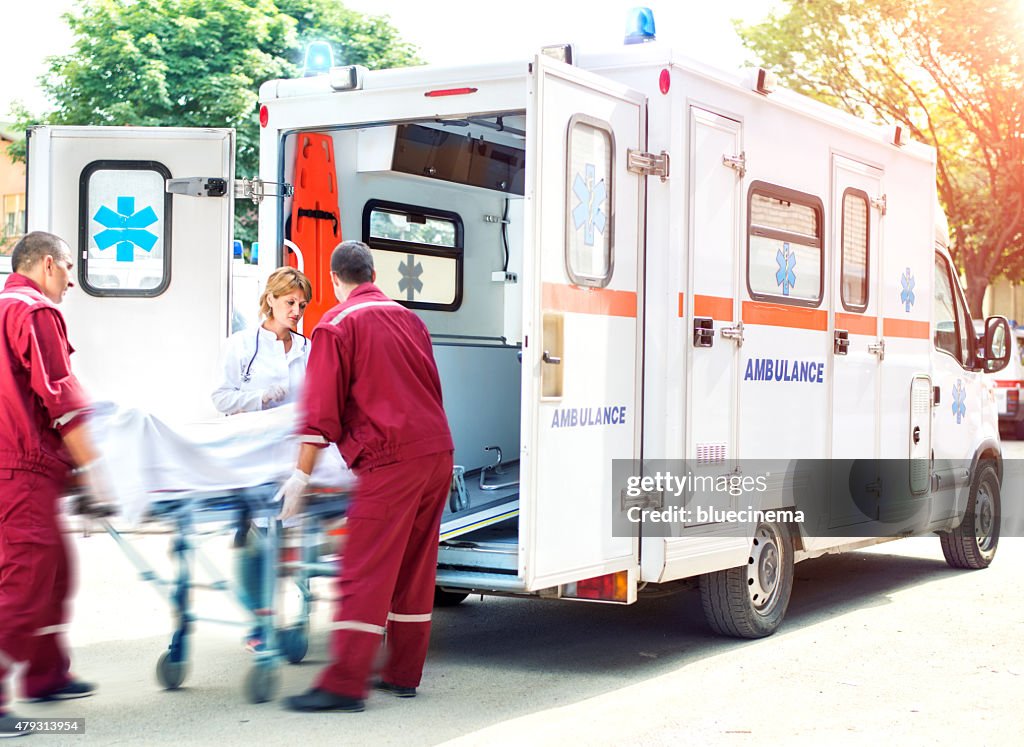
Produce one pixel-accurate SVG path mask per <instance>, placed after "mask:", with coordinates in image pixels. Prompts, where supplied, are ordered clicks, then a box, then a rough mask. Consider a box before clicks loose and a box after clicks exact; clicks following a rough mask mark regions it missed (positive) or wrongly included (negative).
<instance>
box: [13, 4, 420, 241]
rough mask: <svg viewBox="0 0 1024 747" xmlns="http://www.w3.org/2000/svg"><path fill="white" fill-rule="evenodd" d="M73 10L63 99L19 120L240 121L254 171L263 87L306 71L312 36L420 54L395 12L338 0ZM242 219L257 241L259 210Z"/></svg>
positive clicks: (56, 96) (244, 159)
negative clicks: (369, 10)
mask: <svg viewBox="0 0 1024 747" xmlns="http://www.w3.org/2000/svg"><path fill="white" fill-rule="evenodd" d="M65 19H66V21H67V23H68V25H69V26H70V28H71V31H72V33H73V35H74V43H73V46H72V48H71V50H70V52H69V53H68V54H66V55H61V56H57V57H52V58H50V59H49V61H48V62H49V71H48V73H47V74H46V75H45V76H44V77H43V79H42V81H41V85H42V88H43V91H44V92H45V93H46V94H47V97H48V98H49V99H50V100H51V101H53V102H54V104H55V108H54V109H53V111H51V112H47V113H45V114H42V115H40V116H35V115H33V114H32V113H30V112H27V111H25V110H24V109H22V110H20V111H19V112H17V114H18V118H19V124H21V125H23V126H28V125H31V124H44V123H45V124H58V125H62V124H75V125H136V126H175V127H233V128H235V130H236V132H237V151H236V171H237V172H238V174H239V175H247V176H248V175H254V174H256V173H257V171H258V165H259V155H258V146H259V113H258V106H257V95H258V91H259V87H260V85H261V84H262V83H264V82H265V81H267V80H271V79H274V78H288V77H294V76H296V75H298V74H299V73H300V67H301V65H302V61H303V60H302V57H303V50H304V48H305V46H306V44H307V43H308V42H309V41H310V40H314V39H315V40H322V41H327V42H330V43H331V45H332V47H333V49H334V52H335V62H336V64H360V65H365V66H366V67H369V68H381V67H395V66H401V65H414V64H419V63H420V60H419V58H418V57H417V54H416V49H415V47H413V46H412V45H410V44H407V43H405V42H403V41H402V40H401V39H400V37H399V35H398V33H397V31H396V30H395V29H394V28H393V27H392V26H391V24H390V22H389V21H388V19H387V18H384V17H376V16H366V15H363V14H361V13H357V12H355V11H352V10H349V9H347V8H345V7H344V6H343V5H341V4H340V3H338V2H335V0H80V2H79V4H78V7H77V8H76V10H75V11H73V12H71V13H69V14H67V15H65ZM240 207H244V206H240ZM238 217H239V226H238V228H239V230H238V231H237V233H238V234H239V235H241V236H244V237H246V238H249V239H251V238H254V236H255V224H254V216H253V214H252V210H251V209H248V210H241V211H240V214H239V216H238Z"/></svg>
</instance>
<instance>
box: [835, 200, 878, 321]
mask: <svg viewBox="0 0 1024 747" xmlns="http://www.w3.org/2000/svg"><path fill="white" fill-rule="evenodd" d="M868 199H869V198H868V195H867V193H866V192H862V191H860V190H859V189H848V190H846V192H845V193H843V227H842V228H843V234H842V235H843V243H842V256H843V264H842V273H841V278H840V293H841V295H842V301H843V307H844V308H845V309H846V310H847V311H864V310H865V309H866V308H867V307H868V266H869V260H870V257H869V247H868V235H869V233H868V221H869V220H870V217H869V216H870V215H871V213H870V212H869V210H868V205H869V202H868Z"/></svg>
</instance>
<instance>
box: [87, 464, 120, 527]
mask: <svg viewBox="0 0 1024 747" xmlns="http://www.w3.org/2000/svg"><path fill="white" fill-rule="evenodd" d="M78 472H79V474H80V475H81V477H82V480H83V482H84V483H85V488H86V490H87V491H88V494H89V500H88V502H87V504H86V511H87V512H88V513H92V514H97V515H100V516H104V515H109V514H116V513H117V512H118V510H119V504H118V500H117V494H116V493H115V492H114V487H113V482H111V479H110V473H109V472H108V471H107V463H106V460H105V459H104V458H103V457H97V458H96V459H94V460H93V461H91V462H89V463H88V464H86V465H85V466H83V467H81V468H79V470H78Z"/></svg>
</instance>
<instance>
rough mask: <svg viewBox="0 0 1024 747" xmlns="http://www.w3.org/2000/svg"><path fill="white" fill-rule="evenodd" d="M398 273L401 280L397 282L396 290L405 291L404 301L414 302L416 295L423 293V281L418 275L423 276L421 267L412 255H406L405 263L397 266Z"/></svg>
mask: <svg viewBox="0 0 1024 747" xmlns="http://www.w3.org/2000/svg"><path fill="white" fill-rule="evenodd" d="M398 271H399V272H400V273H401V274H402V279H401V280H399V281H398V290H400V291H405V300H406V301H414V300H416V294H417V293H421V292H422V291H423V281H422V280H420V275H422V274H423V265H422V264H420V263H419V262H417V261H416V257H414V256H413V255H412V254H409V255H407V258H406V260H405V262H402V263H401V264H400V265H398Z"/></svg>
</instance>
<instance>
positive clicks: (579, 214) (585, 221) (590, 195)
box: [572, 163, 608, 246]
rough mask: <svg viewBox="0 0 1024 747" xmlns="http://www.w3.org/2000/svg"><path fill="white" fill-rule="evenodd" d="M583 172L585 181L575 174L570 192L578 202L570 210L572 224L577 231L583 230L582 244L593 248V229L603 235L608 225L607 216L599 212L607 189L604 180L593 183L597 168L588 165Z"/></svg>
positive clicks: (601, 211)
mask: <svg viewBox="0 0 1024 747" xmlns="http://www.w3.org/2000/svg"><path fill="white" fill-rule="evenodd" d="M585 172H586V179H584V178H583V176H581V175H580V174H576V179H575V180H574V181H573V184H572V192H573V194H574V195H576V198H577V199H578V200H579V204H578V205H576V207H574V208H573V209H572V222H573V224H574V225H575V226H576V230H577V231H578V230H579V229H580V228H582V229H583V243H584V244H586V245H587V246H593V245H594V229H595V228H596V229H597V230H598V232H599V233H604V229H605V226H606V225H607V223H608V218H607V216H606V215H605V213H604V211H603V210H601V205H603V204H604V201H605V199H606V198H607V197H608V187H607V186H606V185H605V183H604V179H602V180H601V181H599V182H597V183H596V184H595V183H594V181H595V180H596V179H597V167H595V166H594V164H592V163H588V164H587V166H586V169H585Z"/></svg>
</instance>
